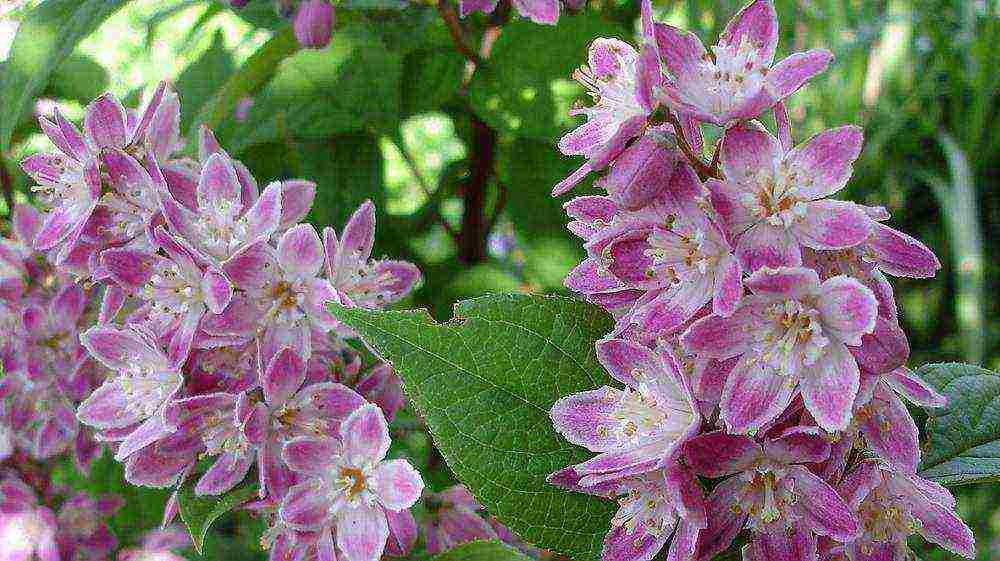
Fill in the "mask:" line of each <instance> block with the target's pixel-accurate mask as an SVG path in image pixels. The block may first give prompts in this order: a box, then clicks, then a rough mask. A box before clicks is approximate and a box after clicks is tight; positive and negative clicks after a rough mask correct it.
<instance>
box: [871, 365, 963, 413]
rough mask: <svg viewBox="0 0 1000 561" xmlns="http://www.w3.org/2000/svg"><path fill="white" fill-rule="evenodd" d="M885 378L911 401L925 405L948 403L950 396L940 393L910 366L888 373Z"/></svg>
mask: <svg viewBox="0 0 1000 561" xmlns="http://www.w3.org/2000/svg"><path fill="white" fill-rule="evenodd" d="M883 379H884V380H885V381H886V383H888V384H889V385H890V386H892V389H894V390H896V391H897V392H899V394H900V395H902V396H903V397H905V398H906V399H907V400H909V401H910V403H913V404H914V405H921V406H924V407H944V406H946V405H948V397H947V396H944V395H942V394H941V393H939V392H938V391H937V390H936V389H934V387H932V386H931V385H930V384H928V383H927V382H925V381H924V380H922V379H921V378H920V377H919V376H917V374H916V373H914V372H912V371H911V370H910V369H909V368H906V367H905V366H904V367H900V368H897V369H896V370H894V371H892V372H890V373H889V374H886V375H885V376H884V377H883Z"/></svg>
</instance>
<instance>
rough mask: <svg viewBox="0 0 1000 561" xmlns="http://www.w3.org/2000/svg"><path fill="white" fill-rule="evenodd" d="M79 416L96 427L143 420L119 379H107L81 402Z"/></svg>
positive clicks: (114, 426) (127, 424)
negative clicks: (132, 405)
mask: <svg viewBox="0 0 1000 561" xmlns="http://www.w3.org/2000/svg"><path fill="white" fill-rule="evenodd" d="M77 417H78V418H79V419H80V422H81V423H84V424H86V425H90V426H92V427H95V428H100V429H109V428H120V427H127V426H129V425H132V424H135V423H138V422H139V421H141V420H142V414H141V413H140V412H139V410H138V408H134V407H130V403H129V396H128V394H127V393H125V391H124V390H123V389H122V387H121V385H120V381H119V380H117V379H112V380H107V381H105V382H104V384H102V385H101V387H99V388H97V389H96V390H94V393H92V394H90V397H88V398H87V399H85V400H84V401H83V403H81V404H80V407H79V409H78V410H77Z"/></svg>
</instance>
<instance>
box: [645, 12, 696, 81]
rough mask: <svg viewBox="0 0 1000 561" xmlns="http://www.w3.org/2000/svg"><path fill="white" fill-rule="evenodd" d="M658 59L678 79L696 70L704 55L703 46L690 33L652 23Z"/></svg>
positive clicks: (682, 78)
mask: <svg viewBox="0 0 1000 561" xmlns="http://www.w3.org/2000/svg"><path fill="white" fill-rule="evenodd" d="M653 29H654V35H655V38H656V46H657V49H658V50H659V54H660V60H661V61H662V63H663V64H664V66H666V68H667V69H668V70H669V71H670V73H671V74H673V75H674V76H675V77H676V78H677V79H678V80H684V79H685V78H687V77H689V76H690V75H691V73H692V72H696V71H697V69H698V66H699V65H700V64H701V58H702V57H703V56H705V54H706V51H705V46H704V45H702V43H701V40H700V39H698V37H697V36H696V35H695V34H694V33H691V32H690V31H685V30H682V29H677V28H676V27H673V26H670V25H666V24H663V23H656V24H653Z"/></svg>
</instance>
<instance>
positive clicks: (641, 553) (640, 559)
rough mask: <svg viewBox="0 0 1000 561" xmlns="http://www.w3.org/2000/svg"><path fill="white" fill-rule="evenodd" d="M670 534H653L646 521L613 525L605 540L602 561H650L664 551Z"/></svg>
mask: <svg viewBox="0 0 1000 561" xmlns="http://www.w3.org/2000/svg"><path fill="white" fill-rule="evenodd" d="M668 534H669V533H668V532H652V531H649V529H648V528H647V523H646V520H639V521H638V523H637V524H636V525H635V527H634V528H632V527H631V526H630V525H625V524H622V525H617V526H616V525H612V526H611V531H610V532H608V535H607V536H606V537H605V538H604V549H603V551H602V552H601V560H602V561H650V560H651V559H652V558H653V557H654V556H655V555H656V554H657V553H659V552H660V550H661V549H663V546H664V545H665V544H666V543H667V538H668V537H669V535H668Z"/></svg>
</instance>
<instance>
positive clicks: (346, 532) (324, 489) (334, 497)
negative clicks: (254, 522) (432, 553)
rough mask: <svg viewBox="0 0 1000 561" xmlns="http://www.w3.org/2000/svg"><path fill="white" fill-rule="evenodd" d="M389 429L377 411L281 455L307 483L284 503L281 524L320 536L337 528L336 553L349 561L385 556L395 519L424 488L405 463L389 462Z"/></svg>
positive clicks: (298, 442) (364, 411) (293, 443)
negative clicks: (334, 435) (336, 433)
mask: <svg viewBox="0 0 1000 561" xmlns="http://www.w3.org/2000/svg"><path fill="white" fill-rule="evenodd" d="M389 443H390V441H389V429H388V426H387V425H386V422H385V417H384V416H383V415H382V412H381V411H380V410H379V409H378V407H376V406H375V405H371V404H369V405H364V406H362V407H360V408H358V409H357V410H356V411H354V412H353V413H351V415H350V416H349V417H348V418H347V419H346V420H345V421H344V423H343V424H342V425H341V427H340V435H339V439H338V438H311V437H299V438H294V439H292V440H290V441H289V442H288V443H287V444H286V445H285V449H284V451H283V452H282V458H283V459H284V461H285V462H286V463H287V464H288V465H289V466H290V467H291V468H292V469H293V470H294V471H296V472H297V473H299V474H300V475H301V476H302V478H303V481H302V483H299V484H298V485H296V486H294V487H292V488H291V489H290V490H289V491H288V494H287V495H285V498H284V499H283V500H282V503H281V509H280V511H279V512H280V516H281V519H282V520H283V521H284V522H285V523H286V524H288V525H289V526H291V527H292V528H296V529H301V530H307V531H308V530H316V529H319V528H322V527H323V526H324V525H326V524H330V523H333V525H334V529H335V534H336V544H337V549H338V550H339V551H340V553H341V554H342V555H343V556H344V557H345V558H346V559H348V560H349V561H375V560H377V559H378V558H379V557H381V556H382V553H383V551H384V550H385V546H386V540H387V539H388V538H389V523H390V520H391V518H392V516H393V515H395V514H398V513H400V512H401V511H405V510H406V509H408V508H410V507H411V506H412V505H413V504H414V503H415V502H416V501H417V500H418V499H419V498H420V493H421V491H422V490H423V487H424V484H423V481H422V480H421V478H420V474H419V473H418V472H417V471H416V470H415V469H414V468H413V466H411V465H410V463H409V462H407V461H406V460H388V461H387V460H385V456H386V453H387V452H388V450H389Z"/></svg>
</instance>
